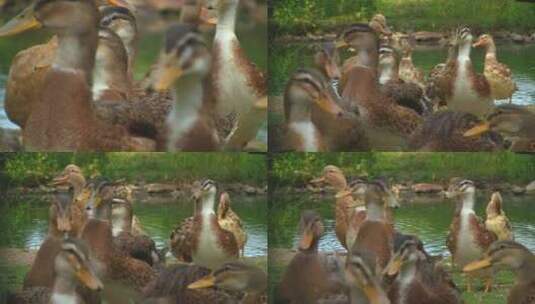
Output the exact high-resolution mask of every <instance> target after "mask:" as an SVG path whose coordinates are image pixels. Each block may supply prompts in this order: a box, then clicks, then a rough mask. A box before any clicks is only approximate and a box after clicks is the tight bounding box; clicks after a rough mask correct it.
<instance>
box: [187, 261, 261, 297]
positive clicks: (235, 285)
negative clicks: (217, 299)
mask: <svg viewBox="0 0 535 304" xmlns="http://www.w3.org/2000/svg"><path fill="white" fill-rule="evenodd" d="M210 287H215V288H219V289H223V290H229V291H235V292H243V293H245V295H244V297H243V298H242V299H241V301H240V302H239V303H240V304H257V303H258V304H260V303H267V301H266V297H265V291H266V289H267V275H266V273H265V272H264V271H263V270H262V269H260V268H258V267H256V266H252V265H248V264H245V263H243V262H228V263H225V264H223V265H222V266H221V267H220V268H218V269H216V270H215V271H214V272H212V273H211V274H210V275H208V276H206V277H203V278H201V279H199V280H197V281H195V282H193V283H191V284H189V285H188V288H189V289H193V290H199V289H203V288H210Z"/></svg>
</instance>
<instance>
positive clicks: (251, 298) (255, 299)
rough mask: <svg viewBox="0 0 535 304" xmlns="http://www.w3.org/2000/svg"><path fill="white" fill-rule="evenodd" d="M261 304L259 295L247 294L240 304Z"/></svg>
mask: <svg viewBox="0 0 535 304" xmlns="http://www.w3.org/2000/svg"><path fill="white" fill-rule="evenodd" d="M256 303H261V299H260V294H259V293H252V292H248V293H246V294H245V296H244V297H243V299H242V300H241V302H240V304H256Z"/></svg>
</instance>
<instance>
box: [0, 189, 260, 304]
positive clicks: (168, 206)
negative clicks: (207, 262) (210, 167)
mask: <svg viewBox="0 0 535 304" xmlns="http://www.w3.org/2000/svg"><path fill="white" fill-rule="evenodd" d="M159 201H161V200H159ZM48 207H49V203H48V201H47V200H46V199H43V198H37V197H23V198H16V199H8V200H6V201H4V202H3V203H2V205H1V206H0V212H1V213H0V214H2V216H1V217H0V231H2V237H1V238H0V248H20V249H24V250H28V249H31V250H37V249H39V246H40V244H41V243H42V242H43V240H44V238H45V237H46V234H47V229H48ZM232 209H233V210H234V211H235V212H236V213H237V214H238V215H239V216H240V218H241V219H242V221H243V222H244V225H245V230H246V232H247V235H248V240H247V243H246V245H245V256H247V257H255V256H265V255H266V253H267V216H266V214H267V200H266V197H263V196H255V197H245V196H243V197H240V196H232ZM192 213H193V204H192V203H191V202H189V201H181V200H173V199H167V202H165V203H150V204H149V203H139V202H134V214H135V215H136V216H137V217H138V218H139V220H140V221H141V223H142V225H143V228H144V229H145V231H146V232H147V233H148V234H149V236H150V237H151V238H152V239H153V240H154V241H155V242H156V246H157V247H158V248H159V249H161V248H163V247H164V246H167V241H168V239H169V234H170V232H171V230H172V229H173V228H174V227H175V226H176V225H177V224H178V223H180V222H181V221H182V220H183V219H184V218H186V217H189V216H191V214H192ZM29 266H30V265H28V266H27V267H21V266H17V267H13V266H12V265H9V264H8V263H6V261H1V260H0V273H2V274H4V273H5V274H7V275H6V276H5V277H4V276H2V277H0V294H1V291H2V289H12V288H17V287H19V286H20V284H22V280H23V278H24V274H25V273H26V272H27V271H28V267H29ZM3 280H6V281H3ZM0 302H1V298H0Z"/></svg>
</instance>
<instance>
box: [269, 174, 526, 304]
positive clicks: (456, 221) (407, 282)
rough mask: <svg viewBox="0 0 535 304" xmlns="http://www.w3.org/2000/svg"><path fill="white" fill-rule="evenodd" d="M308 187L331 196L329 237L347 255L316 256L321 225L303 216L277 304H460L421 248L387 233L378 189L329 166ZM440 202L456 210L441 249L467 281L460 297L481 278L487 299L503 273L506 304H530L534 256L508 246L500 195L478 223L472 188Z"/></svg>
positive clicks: (388, 211)
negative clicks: (507, 281)
mask: <svg viewBox="0 0 535 304" xmlns="http://www.w3.org/2000/svg"><path fill="white" fill-rule="evenodd" d="M312 182H313V183H315V184H319V183H322V184H328V185H330V186H331V187H332V188H333V189H334V191H335V196H334V198H335V201H336V203H335V211H334V214H335V222H336V223H335V233H336V237H337V238H338V240H339V241H340V244H341V245H342V246H343V247H344V248H345V249H346V250H347V255H346V256H345V259H344V258H343V254H341V253H335V254H334V256H333V255H331V254H326V253H322V252H318V244H319V242H320V239H321V237H322V234H323V233H324V226H323V222H322V219H321V217H320V215H319V214H317V213H316V212H315V211H311V210H307V211H304V212H303V213H302V215H301V220H300V224H299V229H300V233H301V239H300V241H299V245H298V252H297V254H296V255H295V256H294V258H293V259H292V261H291V262H290V264H289V265H288V267H287V269H286V272H285V273H284V275H283V277H282V281H281V282H280V285H279V287H278V289H277V298H278V299H279V300H280V303H352V304H356V303H359V304H361V303H371V304H390V303H399V304H402V303H407V304H420V303H421V304H424V303H425V304H436V303H444V304H445V303H463V301H462V299H461V291H460V289H459V288H458V287H457V286H456V285H455V283H454V282H453V280H452V278H451V276H450V274H449V273H448V272H447V271H446V270H445V269H444V268H443V267H442V266H441V265H440V264H439V260H438V259H437V258H436V257H433V256H431V255H429V254H428V253H427V252H426V250H425V249H424V246H423V243H422V241H421V240H419V238H418V237H417V236H415V235H406V234H403V233H402V232H400V231H397V230H396V229H395V228H394V223H395V221H394V216H393V212H392V208H396V207H398V206H399V204H398V202H397V200H396V198H395V196H394V195H393V194H392V193H391V192H390V190H389V189H388V187H387V186H386V185H385V183H384V182H382V181H380V180H378V181H372V182H367V181H362V180H356V181H353V182H351V183H348V182H347V180H346V178H345V176H344V174H343V172H342V170H341V169H339V168H338V167H335V166H331V165H329V166H326V167H325V168H324V170H323V174H322V176H321V177H320V178H317V179H315V180H313V181H312ZM447 194H448V196H449V197H451V198H457V199H458V200H459V202H458V204H457V207H456V211H455V213H454V217H453V219H452V223H451V225H450V229H449V234H448V237H447V240H446V244H447V247H448V249H449V251H450V253H451V256H452V263H453V266H454V267H456V268H459V269H462V270H463V272H464V273H465V274H466V276H467V291H471V290H472V280H473V279H474V278H483V279H486V285H485V292H488V291H489V290H490V288H491V287H492V277H493V276H494V275H495V274H496V273H497V272H498V271H501V270H503V269H508V270H511V271H513V272H514V273H515V274H516V283H515V284H514V286H513V287H512V288H511V289H510V290H509V296H508V300H507V303H509V304H528V303H535V272H534V271H533V270H534V269H535V268H534V267H535V255H533V254H532V253H531V252H530V251H529V250H528V249H527V248H526V247H525V246H523V245H521V244H519V243H518V242H515V241H514V240H513V232H512V228H511V225H510V223H509V219H508V218H507V217H506V215H505V213H504V211H503V210H502V207H501V206H502V203H503V202H502V197H501V196H500V194H499V193H498V192H495V193H493V194H492V197H491V200H490V202H489V204H488V206H487V218H486V221H483V220H482V219H481V218H479V217H478V216H477V215H476V213H475V212H474V204H475V195H476V186H475V185H474V182H472V181H470V180H462V179H457V180H453V181H452V182H451V185H450V187H449V189H448V192H447ZM277 303H279V302H277Z"/></svg>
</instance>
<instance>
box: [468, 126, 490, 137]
mask: <svg viewBox="0 0 535 304" xmlns="http://www.w3.org/2000/svg"><path fill="white" fill-rule="evenodd" d="M488 131H490V124H489V123H488V122H484V123H482V124H479V125H477V126H475V127H473V128H472V129H470V130H468V131H466V132H464V134H463V136H464V137H473V136H478V135H480V134H483V133H485V132H488Z"/></svg>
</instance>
